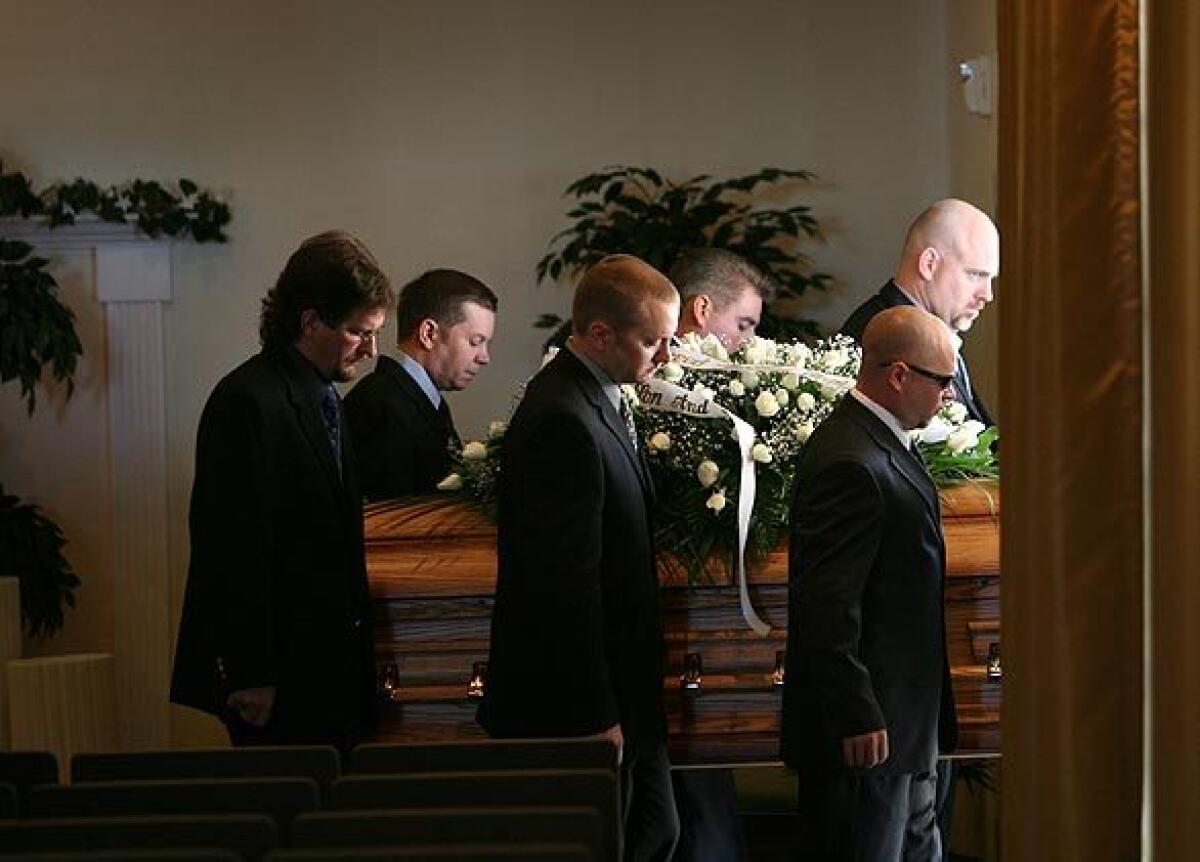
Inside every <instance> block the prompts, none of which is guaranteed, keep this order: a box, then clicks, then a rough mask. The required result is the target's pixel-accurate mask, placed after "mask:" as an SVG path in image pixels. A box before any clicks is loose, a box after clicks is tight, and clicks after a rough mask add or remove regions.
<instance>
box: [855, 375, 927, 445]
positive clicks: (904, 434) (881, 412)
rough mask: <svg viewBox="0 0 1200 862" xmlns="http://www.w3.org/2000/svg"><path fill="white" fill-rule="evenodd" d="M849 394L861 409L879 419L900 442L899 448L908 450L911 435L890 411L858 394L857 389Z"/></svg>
mask: <svg viewBox="0 0 1200 862" xmlns="http://www.w3.org/2000/svg"><path fill="white" fill-rule="evenodd" d="M850 394H851V395H852V396H853V397H854V400H856V401H857V402H858V403H859V404H861V405H862V406H863V407H866V408H867V409H868V410H870V411H871V412H872V413H874V414H875V415H876V416H878V417H879V421H880V422H882V423H883V424H884V425H886V426H887V427H888V428H889V429H890V430H891V432H892V433H893V434H895V435H896V439H897V440H899V441H900V445H901V446H903V447H904V448H905V449H907V448H909V446H910V445H911V443H912V440H913V435H912V434H911V433H910V432H908V431H905V430H904V427H903V426H902V425H901V424H900V420H899V419H897V418H896V417H895V416H894V415H893V414H892V412H891V411H890V410H888V409H887V408H886V407H883V406H882V405H879V404H876V403H875V402H874V401H872V400H871V399H870V398H868V397H867V396H866V395H864V394H863V393H861V392H859V391H858V389H857V387H856V388H854V389H851V390H850Z"/></svg>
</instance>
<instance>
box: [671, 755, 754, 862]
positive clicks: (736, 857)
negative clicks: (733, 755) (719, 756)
mask: <svg viewBox="0 0 1200 862" xmlns="http://www.w3.org/2000/svg"><path fill="white" fill-rule="evenodd" d="M671 782H672V784H673V785H674V789H675V809H676V810H677V811H678V812H679V829H680V831H679V845H678V846H677V847H676V848H675V862H742V860H744V859H745V858H746V839H745V836H744V834H743V832H742V819H741V817H740V815H739V814H738V806H737V787H736V786H735V785H734V781H733V770H732V769H676V770H674V771H673V772H672V773H671Z"/></svg>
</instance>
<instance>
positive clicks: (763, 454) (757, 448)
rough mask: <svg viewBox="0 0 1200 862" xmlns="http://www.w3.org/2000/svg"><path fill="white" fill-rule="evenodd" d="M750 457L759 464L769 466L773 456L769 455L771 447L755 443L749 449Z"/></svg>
mask: <svg viewBox="0 0 1200 862" xmlns="http://www.w3.org/2000/svg"><path fill="white" fill-rule="evenodd" d="M750 457H751V458H753V459H754V460H755V461H757V462H758V463H759V464H770V463H771V461H772V460H773V459H774V457H775V456H774V455H772V454H771V447H770V446H768V445H767V444H765V443H755V444H754V445H753V446H752V447H751V448H750Z"/></svg>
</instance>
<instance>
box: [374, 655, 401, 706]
mask: <svg viewBox="0 0 1200 862" xmlns="http://www.w3.org/2000/svg"><path fill="white" fill-rule="evenodd" d="M376 690H377V691H378V692H379V696H380V697H381V698H383V699H384V700H389V701H397V700H399V699H400V672H399V671H398V670H397V669H396V663H395V662H390V661H389V662H385V663H384V664H382V665H380V666H379V677H378V683H377V685H376Z"/></svg>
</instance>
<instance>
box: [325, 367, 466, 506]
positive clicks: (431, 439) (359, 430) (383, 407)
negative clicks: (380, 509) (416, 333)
mask: <svg viewBox="0 0 1200 862" xmlns="http://www.w3.org/2000/svg"><path fill="white" fill-rule="evenodd" d="M442 403H443V404H445V401H443V402H442ZM345 406H346V424H347V425H348V426H349V428H350V437H351V438H352V439H353V441H354V452H355V454H356V455H357V456H358V466H359V476H361V477H362V489H363V494H364V495H365V496H366V498H367V499H368V500H391V499H395V498H397V497H407V496H409V495H411V494H429V493H432V492H433V491H434V489H435V488H436V487H437V483H438V482H440V481H442V479H445V478H446V474H447V473H449V472H450V451H449V446H450V444H451V443H457V442H458V434H457V433H455V431H454V424H453V422H452V421H451V420H450V412H449V407H446V408H445V409H446V412H445V415H444V416H443V414H441V413H439V412H438V411H437V410H436V409H435V408H434V406H433V403H432V402H430V400H429V396H428V395H426V394H425V393H424V392H423V391H421V387H420V386H418V385H417V382H416V381H415V380H413V379H412V375H410V374H409V373H408V372H407V371H405V370H404V366H402V365H401V364H400V363H399V362H397V361H396V360H394V359H391V358H389V357H387V356H380V357H379V361H378V362H377V363H376V365H375V370H374V371H372V372H371V373H370V374H368V375H367V376H366V377H364V378H363V379H362V382H360V383H359V384H358V385H357V386H355V387H354V388H353V389H352V390H350V394H348V395H347V396H346V404H345Z"/></svg>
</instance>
